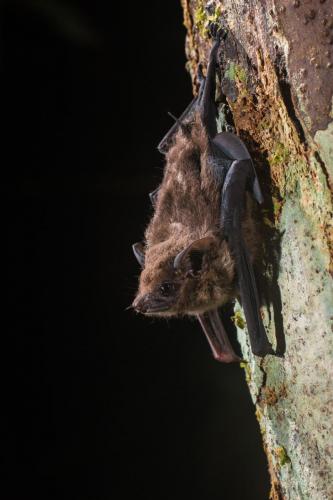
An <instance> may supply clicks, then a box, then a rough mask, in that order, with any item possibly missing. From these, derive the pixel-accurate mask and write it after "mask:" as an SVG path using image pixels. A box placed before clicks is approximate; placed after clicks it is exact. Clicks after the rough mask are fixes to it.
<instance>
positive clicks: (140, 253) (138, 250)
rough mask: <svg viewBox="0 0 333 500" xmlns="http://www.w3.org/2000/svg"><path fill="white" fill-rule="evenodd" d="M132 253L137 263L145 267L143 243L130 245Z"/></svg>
mask: <svg viewBox="0 0 333 500" xmlns="http://www.w3.org/2000/svg"><path fill="white" fill-rule="evenodd" d="M132 249H133V253H134V255H135V258H136V260H137V261H138V262H139V264H140V266H141V267H144V265H145V251H144V246H143V243H141V242H138V243H134V245H132Z"/></svg>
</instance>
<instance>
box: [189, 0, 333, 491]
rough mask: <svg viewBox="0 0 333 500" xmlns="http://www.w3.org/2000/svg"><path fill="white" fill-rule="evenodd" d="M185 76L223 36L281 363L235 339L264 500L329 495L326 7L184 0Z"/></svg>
mask: <svg viewBox="0 0 333 500" xmlns="http://www.w3.org/2000/svg"><path fill="white" fill-rule="evenodd" d="M182 5H183V9H184V22H185V26H186V27H187V30H188V33H187V41H186V51H187V57H188V64H187V67H188V70H189V72H190V74H191V77H192V81H193V88H194V92H196V89H197V81H196V75H197V67H198V64H199V63H201V64H202V65H203V67H206V63H207V57H208V54H209V48H210V44H211V42H210V40H209V38H208V35H207V33H208V30H207V27H208V24H209V22H210V21H214V22H218V23H219V24H221V25H222V26H223V27H224V28H226V29H227V32H228V34H227V36H226V39H225V41H224V42H223V43H222V44H221V48H220V52H219V69H220V85H219V88H220V89H222V90H223V93H224V94H225V95H226V97H227V101H228V104H229V106H230V108H231V111H232V115H233V120H234V125H235V128H236V131H237V133H238V134H239V135H240V136H241V137H242V138H243V139H244V141H245V142H246V144H247V146H248V147H249V149H250V152H251V154H252V156H253V158H254V160H255V163H256V168H257V171H258V175H259V179H260V183H261V186H262V188H263V191H264V195H265V204H264V206H263V208H262V221H263V227H264V236H265V237H264V246H265V249H264V259H263V262H262V263H261V273H262V274H263V275H264V278H263V279H262V283H260V292H261V295H262V299H263V307H262V314H263V318H264V323H265V326H266V329H267V332H268V335H269V337H270V341H271V342H272V344H273V345H274V346H275V348H276V349H277V351H278V353H279V354H280V356H267V357H266V358H265V359H260V358H257V357H255V356H253V355H252V353H251V350H250V348H249V343H248V335H247V333H246V328H245V329H240V328H238V338H239V341H240V343H241V346H242V351H243V355H244V358H245V360H246V361H247V363H245V364H243V366H244V368H245V373H246V379H247V381H248V384H249V388H250V391H251V395H252V398H253V401H254V403H255V405H256V414H257V417H258V421H259V424H260V428H261V431H262V435H263V441H264V447H265V450H266V453H267V457H268V463H269V468H270V473H271V479H272V490H271V498H277V499H280V498H286V499H290V500H297V499H312V500H325V499H327V500H328V499H331V498H333V464H332V455H333V437H332V436H333V425H332V424H333V376H332V375H333V368H332V367H333V286H332V274H333V225H332V223H333V206H332V186H333V107H332V95H333V1H332V0H326V1H325V0H324V1H322V0H321V1H319V0H318V2H313V1H311V0H300V1H297V0H294V1H289V0H276V1H274V0H267V1H266V2H262V1H259V0H250V1H247V0H238V1H235V0H223V1H220V0H216V1H214V0H213V1H209V2H207V1H204V0H182Z"/></svg>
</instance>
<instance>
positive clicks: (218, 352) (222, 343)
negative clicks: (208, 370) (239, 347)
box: [197, 309, 241, 363]
mask: <svg viewBox="0 0 333 500" xmlns="http://www.w3.org/2000/svg"><path fill="white" fill-rule="evenodd" d="M197 318H198V320H199V322H200V324H201V326H202V329H203V331H204V333H205V335H206V337H207V340H208V343H209V345H210V347H211V350H212V353H213V356H214V358H215V359H216V360H217V361H221V362H223V363H232V362H239V361H241V359H240V358H239V357H238V356H237V354H235V351H234V350H233V348H232V345H231V344H230V340H229V339H228V336H227V333H226V331H225V329H224V326H223V323H222V321H221V318H220V315H219V312H218V309H214V310H212V311H208V312H206V313H202V314H198V315H197Z"/></svg>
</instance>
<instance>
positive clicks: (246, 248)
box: [132, 34, 273, 363]
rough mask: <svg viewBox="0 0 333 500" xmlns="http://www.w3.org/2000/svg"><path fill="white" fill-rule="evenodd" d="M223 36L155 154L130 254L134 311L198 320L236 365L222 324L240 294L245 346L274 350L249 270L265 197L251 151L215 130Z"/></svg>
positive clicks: (216, 348) (219, 355)
mask: <svg viewBox="0 0 333 500" xmlns="http://www.w3.org/2000/svg"><path fill="white" fill-rule="evenodd" d="M220 41H221V34H217V35H215V37H214V42H213V45H212V48H211V52H210V57H209V63H208V68H207V73H206V77H204V76H203V75H202V73H201V71H200V74H199V78H200V81H201V84H200V90H199V93H198V95H197V96H196V97H195V98H194V99H193V101H192V102H191V103H190V105H189V106H188V107H187V108H186V109H185V111H184V112H183V114H182V115H181V116H180V118H179V119H177V118H175V123H174V124H173V126H172V128H171V129H170V131H169V132H168V133H167V134H166V136H165V137H164V138H163V139H162V141H161V142H160V144H159V146H158V149H159V151H160V152H161V153H162V154H165V158H166V163H165V168H164V176H163V180H162V182H161V184H160V186H159V187H158V188H157V189H155V190H154V191H153V192H152V193H150V199H151V202H152V205H153V207H154V214H153V216H152V219H151V221H150V223H149V225H148V227H147V229H146V231H145V238H144V242H142V243H141V242H140V243H135V244H134V245H133V252H134V255H135V257H136V258H137V260H138V262H139V264H140V266H141V267H142V271H141V275H140V278H139V289H138V292H137V295H136V297H135V299H134V301H133V304H132V307H133V308H134V309H135V310H136V311H137V312H139V313H142V314H145V315H147V316H161V317H169V316H186V315H189V316H196V318H197V319H198V320H199V322H200V324H201V326H202V329H203V331H204V333H205V335H206V337H207V340H208V342H209V344H210V347H211V349H212V353H213V356H214V357H215V359H217V360H218V361H222V362H226V363H230V362H237V361H240V358H239V357H238V356H237V355H236V353H235V352H234V349H233V347H232V345H231V343H230V340H229V338H228V335H227V333H226V330H225V327H224V325H223V321H222V319H221V314H220V311H221V307H222V306H223V305H225V304H228V303H230V302H234V300H235V298H238V299H239V300H240V302H241V305H242V307H243V310H244V314H245V318H246V323H247V328H248V333H249V338H250V345H251V350H252V352H253V353H254V354H256V355H257V356H265V355H266V354H272V353H273V351H272V347H271V344H270V343H269V341H268V339H267V336H266V332H265V328H264V326H263V323H262V319H261V314H260V302H259V295H258V290H257V285H256V280H255V275H254V271H253V261H254V259H255V257H256V254H257V253H258V248H257V246H258V245H257V240H258V237H257V234H256V224H255V222H254V218H253V209H251V207H253V205H254V203H259V204H261V203H262V202H263V196H262V193H261V189H260V186H259V182H258V178H257V175H256V171H255V168H254V164H253V162H252V159H251V157H250V154H249V152H248V150H247V148H246V146H245V144H244V143H243V142H242V140H241V139H240V138H239V137H238V136H237V135H235V134H233V133H231V132H220V133H218V132H217V125H216V117H217V107H216V102H215V90H216V66H217V56H218V49H219V45H220Z"/></svg>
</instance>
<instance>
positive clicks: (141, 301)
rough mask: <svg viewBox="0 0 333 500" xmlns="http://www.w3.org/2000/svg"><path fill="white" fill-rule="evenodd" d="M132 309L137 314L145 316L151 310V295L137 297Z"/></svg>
mask: <svg viewBox="0 0 333 500" xmlns="http://www.w3.org/2000/svg"><path fill="white" fill-rule="evenodd" d="M132 307H133V309H134V310H135V311H136V312H138V313H141V314H145V313H146V312H147V311H148V309H149V295H148V294H147V295H143V296H139V297H137V298H136V299H135V300H134V301H133V302H132Z"/></svg>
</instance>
